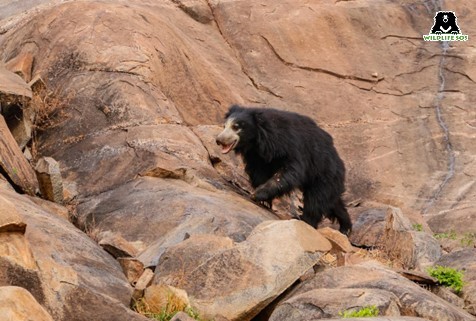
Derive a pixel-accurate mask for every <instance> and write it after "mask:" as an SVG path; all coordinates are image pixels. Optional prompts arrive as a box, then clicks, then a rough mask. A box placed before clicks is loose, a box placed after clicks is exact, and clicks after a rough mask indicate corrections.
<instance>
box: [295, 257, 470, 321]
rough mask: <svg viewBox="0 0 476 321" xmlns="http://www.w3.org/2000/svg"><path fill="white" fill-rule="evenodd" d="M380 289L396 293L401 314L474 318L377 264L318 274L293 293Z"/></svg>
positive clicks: (434, 319)
mask: <svg viewBox="0 0 476 321" xmlns="http://www.w3.org/2000/svg"><path fill="white" fill-rule="evenodd" d="M325 288H330V289H350V288H352V289H368V288H371V289H380V290H384V291H388V292H391V293H393V294H394V295H395V296H396V297H398V299H399V301H400V306H401V307H400V313H401V314H403V315H407V316H418V317H422V318H426V319H428V320H431V321H474V316H472V315H470V314H469V313H467V312H465V311H464V310H462V309H459V308H457V307H455V306H453V305H451V304H449V303H448V302H446V301H444V300H443V299H441V298H439V297H438V296H436V295H434V294H433V293H431V292H428V291H426V290H425V289H423V288H421V287H419V286H418V285H416V284H415V283H413V282H411V281H409V280H407V279H406V278H404V277H402V276H400V275H399V274H397V273H396V272H393V271H390V270H387V269H385V268H384V267H382V266H379V265H375V264H367V265H361V266H355V265H354V266H344V267H338V268H334V269H329V270H326V271H324V272H321V273H318V274H316V276H315V277H314V278H313V279H311V280H309V281H307V282H306V283H305V284H304V285H303V286H302V287H300V288H299V289H298V290H297V291H296V293H295V294H294V295H299V294H301V293H306V292H308V291H311V290H314V289H325Z"/></svg>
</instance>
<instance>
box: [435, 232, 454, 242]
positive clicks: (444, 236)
mask: <svg viewBox="0 0 476 321" xmlns="http://www.w3.org/2000/svg"><path fill="white" fill-rule="evenodd" d="M433 236H434V237H435V238H436V239H437V240H442V239H450V240H456V238H457V235H456V232H455V231H454V230H451V231H449V232H443V233H435V234H433Z"/></svg>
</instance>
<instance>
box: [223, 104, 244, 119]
mask: <svg viewBox="0 0 476 321" xmlns="http://www.w3.org/2000/svg"><path fill="white" fill-rule="evenodd" d="M243 109H244V108H243V107H241V106H240V105H236V104H233V105H231V106H230V108H228V111H227V113H226V114H225V119H227V118H228V117H230V115H231V114H233V113H236V112H239V111H242V110H243Z"/></svg>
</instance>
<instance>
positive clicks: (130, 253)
mask: <svg viewBox="0 0 476 321" xmlns="http://www.w3.org/2000/svg"><path fill="white" fill-rule="evenodd" d="M98 238H99V240H98V244H99V245H100V246H101V247H102V248H103V249H104V250H106V251H107V252H108V253H109V254H111V255H112V256H114V257H115V258H116V259H117V258H120V257H135V256H136V255H137V254H138V252H139V250H138V249H137V248H135V247H134V245H132V244H131V243H129V242H127V241H126V240H125V239H124V238H123V237H121V236H120V235H117V234H113V233H112V232H110V231H105V232H101V233H99V235H98Z"/></svg>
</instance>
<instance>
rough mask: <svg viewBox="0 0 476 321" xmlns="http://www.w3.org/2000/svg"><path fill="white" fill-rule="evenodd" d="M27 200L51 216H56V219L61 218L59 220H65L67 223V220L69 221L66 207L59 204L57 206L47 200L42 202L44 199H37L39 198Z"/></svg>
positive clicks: (30, 197)
mask: <svg viewBox="0 0 476 321" xmlns="http://www.w3.org/2000/svg"><path fill="white" fill-rule="evenodd" d="M28 198H29V199H30V201H32V202H33V203H35V204H36V205H38V206H39V207H41V208H43V209H45V210H46V211H47V212H49V213H52V214H56V215H57V216H58V217H61V218H63V219H65V220H66V221H69V219H70V214H69V210H68V209H67V208H66V207H64V206H63V205H60V204H57V203H54V202H51V201H48V200H44V199H42V198H39V197H32V196H29V197H28Z"/></svg>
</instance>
